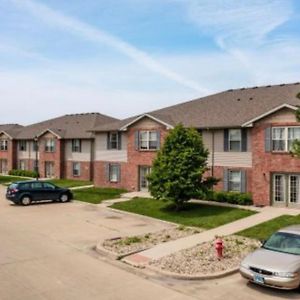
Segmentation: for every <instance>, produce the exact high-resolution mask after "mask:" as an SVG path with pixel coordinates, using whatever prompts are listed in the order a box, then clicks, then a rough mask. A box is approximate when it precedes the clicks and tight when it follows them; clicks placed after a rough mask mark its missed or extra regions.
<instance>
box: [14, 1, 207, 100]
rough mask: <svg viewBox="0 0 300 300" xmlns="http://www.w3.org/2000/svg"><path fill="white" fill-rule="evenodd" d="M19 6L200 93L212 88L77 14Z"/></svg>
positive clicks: (28, 3)
mask: <svg viewBox="0 0 300 300" xmlns="http://www.w3.org/2000/svg"><path fill="white" fill-rule="evenodd" d="M11 2H12V3H14V4H15V5H16V6H17V7H19V8H21V9H24V10H26V11H27V12H29V13H30V14H32V15H34V16H35V17H37V18H39V19H40V20H41V21H43V22H47V23H48V24H50V25H52V26H55V27H58V28H60V29H61V30H64V31H68V32H71V33H72V34H75V35H78V36H80V37H81V38H83V39H85V40H88V41H90V42H93V43H100V44H105V45H107V46H109V47H112V48H113V49H115V50H117V51H119V52H120V53H123V54H124V55H126V56H127V57H129V58H131V59H132V60H134V61H136V62H137V63H139V64H140V65H142V66H144V67H145V68H147V69H149V70H151V71H153V72H156V73H158V74H160V75H161V76H164V77H166V78H168V79H170V80H173V81H175V82H177V83H179V84H181V85H184V86H186V87H188V88H190V89H193V90H196V91H197V92H199V93H200V94H207V93H208V92H209V91H208V90H207V89H206V88H205V87H202V86H201V85H200V84H198V83H197V82H194V81H192V80H189V79H187V78H185V77H183V76H181V75H180V74H178V73H176V72H174V71H172V70H170V69H169V68H166V67H165V66H164V65H162V64H161V63H160V62H158V61H157V60H156V59H154V58H153V57H152V56H151V55H149V54H148V53H146V52H144V51H142V50H140V49H138V48H136V47H135V46H133V45H131V44H129V43H127V42H126V41H124V40H122V39H120V38H118V37H116V36H114V35H111V34H109V33H108V32H105V31H103V30H100V29H98V28H96V27H93V26H91V25H89V24H87V23H84V22H82V21H80V20H78V19H76V18H73V17H70V16H66V15H64V14H63V13H61V12H59V11H56V10H54V9H52V8H50V7H48V6H46V5H44V4H41V3H38V2H36V1H32V0H11Z"/></svg>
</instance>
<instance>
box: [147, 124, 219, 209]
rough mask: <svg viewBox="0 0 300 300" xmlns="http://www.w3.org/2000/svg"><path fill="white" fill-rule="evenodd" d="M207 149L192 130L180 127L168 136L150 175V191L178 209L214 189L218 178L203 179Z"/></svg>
mask: <svg viewBox="0 0 300 300" xmlns="http://www.w3.org/2000/svg"><path fill="white" fill-rule="evenodd" d="M207 158H208V150H207V149H205V147H204V145H203V142H202V138H201V135H200V134H199V133H198V132H197V131H196V130H195V129H192V128H185V127H183V125H181V124H180V125H177V126H176V127H175V128H174V129H172V130H171V131H170V133H169V134H168V136H167V137H166V140H165V143H164V145H163V147H162V149H161V150H160V151H159V152H158V155H157V157H156V159H155V160H154V163H153V168H152V171H151V174H150V175H149V176H148V180H149V190H150V192H151V195H152V196H153V197H154V198H156V199H165V200H172V201H173V202H174V203H175V205H176V210H180V209H182V207H183V206H184V203H185V202H187V201H188V200H190V199H191V198H194V197H199V196H200V195H203V194H204V193H206V192H207V191H208V189H210V188H212V186H213V184H215V183H216V181H217V180H216V179H214V178H212V177H208V178H205V179H204V178H203V175H204V172H205V171H206V170H207V169H208V168H207Z"/></svg>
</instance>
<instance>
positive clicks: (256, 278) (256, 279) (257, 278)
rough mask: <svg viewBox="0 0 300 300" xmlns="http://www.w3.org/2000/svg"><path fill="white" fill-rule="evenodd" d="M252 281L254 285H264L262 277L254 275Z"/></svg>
mask: <svg viewBox="0 0 300 300" xmlns="http://www.w3.org/2000/svg"><path fill="white" fill-rule="evenodd" d="M254 281H255V282H256V283H260V284H264V283H265V280H264V278H263V277H262V276H260V275H254Z"/></svg>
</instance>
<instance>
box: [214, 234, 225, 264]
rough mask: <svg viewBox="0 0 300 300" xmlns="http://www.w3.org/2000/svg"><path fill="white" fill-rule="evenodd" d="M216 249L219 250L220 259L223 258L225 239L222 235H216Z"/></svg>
mask: <svg viewBox="0 0 300 300" xmlns="http://www.w3.org/2000/svg"><path fill="white" fill-rule="evenodd" d="M215 249H216V250H217V257H218V260H221V259H222V258H223V249H224V243H223V240H222V239H221V238H220V237H216V240H215Z"/></svg>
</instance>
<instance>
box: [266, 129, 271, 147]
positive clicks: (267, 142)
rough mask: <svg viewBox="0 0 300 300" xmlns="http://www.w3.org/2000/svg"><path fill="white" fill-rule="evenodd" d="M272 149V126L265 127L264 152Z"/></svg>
mask: <svg viewBox="0 0 300 300" xmlns="http://www.w3.org/2000/svg"><path fill="white" fill-rule="evenodd" d="M271 150H272V128H271V127H267V128H266V129H265V152H271Z"/></svg>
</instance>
